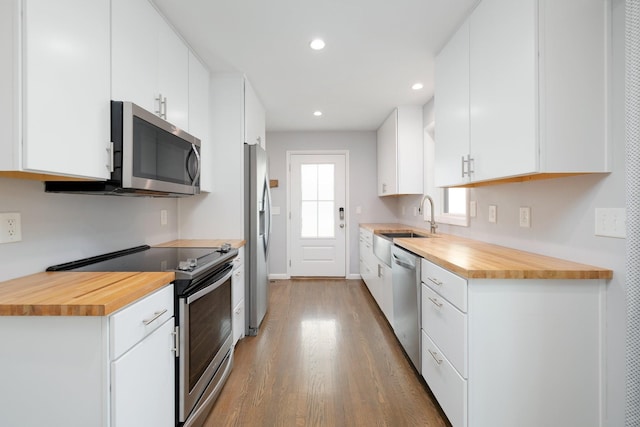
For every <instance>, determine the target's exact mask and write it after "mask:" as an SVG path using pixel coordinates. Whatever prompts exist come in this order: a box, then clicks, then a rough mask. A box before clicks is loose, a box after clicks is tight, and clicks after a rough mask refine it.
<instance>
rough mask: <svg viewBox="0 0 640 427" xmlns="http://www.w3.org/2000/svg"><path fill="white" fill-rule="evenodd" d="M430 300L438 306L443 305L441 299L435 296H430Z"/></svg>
mask: <svg viewBox="0 0 640 427" xmlns="http://www.w3.org/2000/svg"><path fill="white" fill-rule="evenodd" d="M429 301H431V302H432V303H434V304H435V305H436V306H437V307H438V308H440V307H442V303H441V302H440V301H438V300H437V299H435V298H431V297H429Z"/></svg>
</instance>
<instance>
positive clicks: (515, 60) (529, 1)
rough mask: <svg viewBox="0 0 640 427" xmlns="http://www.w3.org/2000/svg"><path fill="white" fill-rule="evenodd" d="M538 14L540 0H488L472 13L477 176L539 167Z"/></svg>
mask: <svg viewBox="0 0 640 427" xmlns="http://www.w3.org/2000/svg"><path fill="white" fill-rule="evenodd" d="M506 16H508V17H509V19H504V17H506ZM536 16H537V1H536V0H524V1H512V0H483V1H482V2H481V3H480V4H479V5H478V7H477V8H476V9H475V10H474V12H473V14H472V15H471V18H470V32H471V38H470V45H469V46H470V48H469V52H470V53H469V58H470V68H471V73H470V105H471V109H470V124H471V157H472V158H473V159H474V165H473V167H474V172H475V173H474V175H473V177H472V179H473V180H474V181H482V180H487V179H492V178H502V177H508V176H512V175H519V174H525V173H531V172H535V171H536V170H537V169H538V149H537V147H538V145H537V141H538V139H537V134H538V114H537V111H538V98H537V87H538V84H537V83H538V81H537V79H538V72H537V51H538V50H537V41H536V34H537V32H536ZM436 102H437V101H436Z"/></svg>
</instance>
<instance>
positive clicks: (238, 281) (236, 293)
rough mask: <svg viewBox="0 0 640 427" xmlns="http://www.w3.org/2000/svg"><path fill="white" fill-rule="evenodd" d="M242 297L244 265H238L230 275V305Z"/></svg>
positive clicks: (233, 305) (233, 304) (236, 303)
mask: <svg viewBox="0 0 640 427" xmlns="http://www.w3.org/2000/svg"><path fill="white" fill-rule="evenodd" d="M242 299H244V266H240V267H238V268H237V269H235V271H234V272H233V274H232V276H231V306H232V307H235V306H236V305H238V303H239V302H240V300H242Z"/></svg>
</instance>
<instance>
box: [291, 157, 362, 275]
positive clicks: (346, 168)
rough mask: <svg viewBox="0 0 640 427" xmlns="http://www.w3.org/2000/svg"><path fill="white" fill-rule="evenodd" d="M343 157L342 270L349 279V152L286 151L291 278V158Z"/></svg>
mask: <svg viewBox="0 0 640 427" xmlns="http://www.w3.org/2000/svg"><path fill="white" fill-rule="evenodd" d="M336 154H337V155H344V187H345V188H344V198H345V200H344V204H345V210H346V212H345V228H346V230H345V239H344V269H345V278H348V277H349V271H350V267H351V263H350V260H351V257H350V254H351V252H350V250H349V247H350V246H351V245H350V244H349V241H350V238H349V233H350V232H351V231H350V230H351V226H350V218H351V215H350V213H351V208H350V206H349V201H350V200H351V199H350V197H349V150H287V165H286V171H287V211H286V213H285V215H286V223H287V254H286V255H287V257H286V264H287V276H288V277H291V246H292V245H291V156H294V155H311V156H313V155H318V156H322V155H336Z"/></svg>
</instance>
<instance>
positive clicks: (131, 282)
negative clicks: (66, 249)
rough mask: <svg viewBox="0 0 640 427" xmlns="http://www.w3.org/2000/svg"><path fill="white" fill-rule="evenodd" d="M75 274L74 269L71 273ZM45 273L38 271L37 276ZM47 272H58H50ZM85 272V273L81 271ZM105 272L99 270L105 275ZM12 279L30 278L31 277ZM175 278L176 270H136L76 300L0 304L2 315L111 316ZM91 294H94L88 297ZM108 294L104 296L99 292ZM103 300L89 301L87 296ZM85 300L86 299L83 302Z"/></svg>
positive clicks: (75, 298)
mask: <svg viewBox="0 0 640 427" xmlns="http://www.w3.org/2000/svg"><path fill="white" fill-rule="evenodd" d="M64 273H69V272H64ZM71 273H72V274H73V272H71ZM38 274H42V273H36V275H38ZM46 274H54V275H55V274H59V273H56V272H49V273H46ZM80 274H82V273H80ZM103 274H104V273H100V275H101V276H100V277H102V275H103ZM32 276H35V275H30V276H25V277H24V278H17V279H12V280H11V281H15V280H28V278H29V277H32ZM174 280H175V273H173V272H153V273H144V272H134V273H131V274H130V275H128V276H126V277H123V278H122V279H120V280H117V281H114V282H113V283H111V284H109V286H108V287H102V288H97V289H95V290H93V291H90V292H88V293H87V294H85V295H82V296H78V297H72V298H71V299H72V300H75V302H64V303H63V302H59V303H52V304H47V303H18V302H14V303H0V316H108V315H110V314H112V313H114V312H116V311H118V310H120V309H121V308H124V307H126V306H127V305H129V304H131V303H133V302H135V301H137V300H139V299H141V298H143V297H145V296H147V295H149V294H151V293H153V292H155V291H157V290H158V289H161V288H163V287H164V286H166V285H169V284H170V283H172V282H173V281H174ZM88 294H92V295H91V296H90V297H87V295H88ZM100 294H105V295H100ZM100 298H102V299H103V300H104V301H103V302H102V301H99V302H90V301H87V300H88V299H100ZM83 300H84V301H83Z"/></svg>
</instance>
